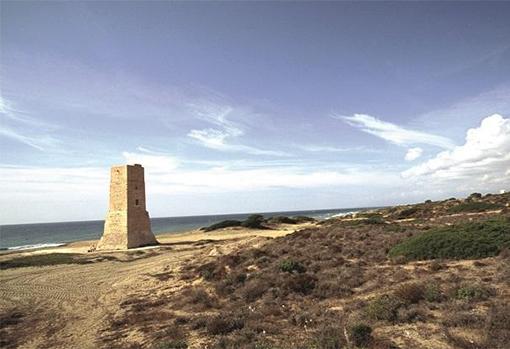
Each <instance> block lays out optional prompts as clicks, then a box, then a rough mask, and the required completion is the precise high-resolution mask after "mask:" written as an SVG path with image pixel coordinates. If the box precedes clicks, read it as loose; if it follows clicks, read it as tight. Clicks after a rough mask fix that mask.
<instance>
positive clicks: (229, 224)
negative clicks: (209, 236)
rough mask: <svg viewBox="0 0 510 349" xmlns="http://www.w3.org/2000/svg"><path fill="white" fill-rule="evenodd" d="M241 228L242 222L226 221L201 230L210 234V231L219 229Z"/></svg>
mask: <svg viewBox="0 0 510 349" xmlns="http://www.w3.org/2000/svg"><path fill="white" fill-rule="evenodd" d="M239 226H241V222H240V221H236V220H226V221H221V222H219V223H215V224H213V225H210V226H208V227H204V228H201V229H200V230H203V231H205V232H209V231H213V230H218V229H223V228H230V227H239Z"/></svg>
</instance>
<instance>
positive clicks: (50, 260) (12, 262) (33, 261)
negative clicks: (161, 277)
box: [0, 251, 155, 270]
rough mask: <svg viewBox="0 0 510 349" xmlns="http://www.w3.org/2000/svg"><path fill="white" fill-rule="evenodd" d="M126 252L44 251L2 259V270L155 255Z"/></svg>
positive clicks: (0, 266) (118, 260) (130, 259)
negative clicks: (83, 252) (102, 253)
mask: <svg viewBox="0 0 510 349" xmlns="http://www.w3.org/2000/svg"><path fill="white" fill-rule="evenodd" d="M137 252H138V253H126V254H125V255H124V256H122V258H118V257H115V256H111V255H85V256H84V255H83V254H78V253H42V254H35V255H28V256H22V257H16V258H12V259H5V260H3V261H0V270H4V269H11V268H26V267H45V266H52V265H61V264H90V263H99V262H104V261H116V262H130V261H134V260H137V259H141V258H148V257H151V256H153V255H155V253H154V252H151V253H146V252H142V251H137Z"/></svg>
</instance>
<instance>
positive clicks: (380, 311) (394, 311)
mask: <svg viewBox="0 0 510 349" xmlns="http://www.w3.org/2000/svg"><path fill="white" fill-rule="evenodd" d="M401 306H402V302H401V301H400V300H399V299H398V298H396V297H395V296H392V295H387V294H386V295H382V296H380V297H377V298H375V299H374V300H372V301H371V302H370V303H368V304H367V305H366V306H365V309H364V311H365V315H366V316H367V317H368V318H369V319H372V320H382V321H390V322H394V321H396V320H397V317H398V309H399V308H400V307H401Z"/></svg>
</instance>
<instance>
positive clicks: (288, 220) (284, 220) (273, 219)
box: [267, 216, 297, 224]
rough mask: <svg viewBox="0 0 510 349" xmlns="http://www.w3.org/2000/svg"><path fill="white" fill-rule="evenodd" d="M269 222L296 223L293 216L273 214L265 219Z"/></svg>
mask: <svg viewBox="0 0 510 349" xmlns="http://www.w3.org/2000/svg"><path fill="white" fill-rule="evenodd" d="M267 222H268V223H270V224H296V223H297V221H296V220H295V219H293V218H290V217H286V216H275V217H271V218H269V219H268V220H267Z"/></svg>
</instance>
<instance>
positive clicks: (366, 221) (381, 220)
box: [362, 216, 386, 224]
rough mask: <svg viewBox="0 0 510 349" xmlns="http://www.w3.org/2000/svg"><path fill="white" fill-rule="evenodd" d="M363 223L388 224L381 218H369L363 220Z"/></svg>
mask: <svg viewBox="0 0 510 349" xmlns="http://www.w3.org/2000/svg"><path fill="white" fill-rule="evenodd" d="M362 222H363V223H365V224H384V223H386V222H385V221H384V218H382V217H381V216H373V217H369V218H366V219H363V220H362Z"/></svg>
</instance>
